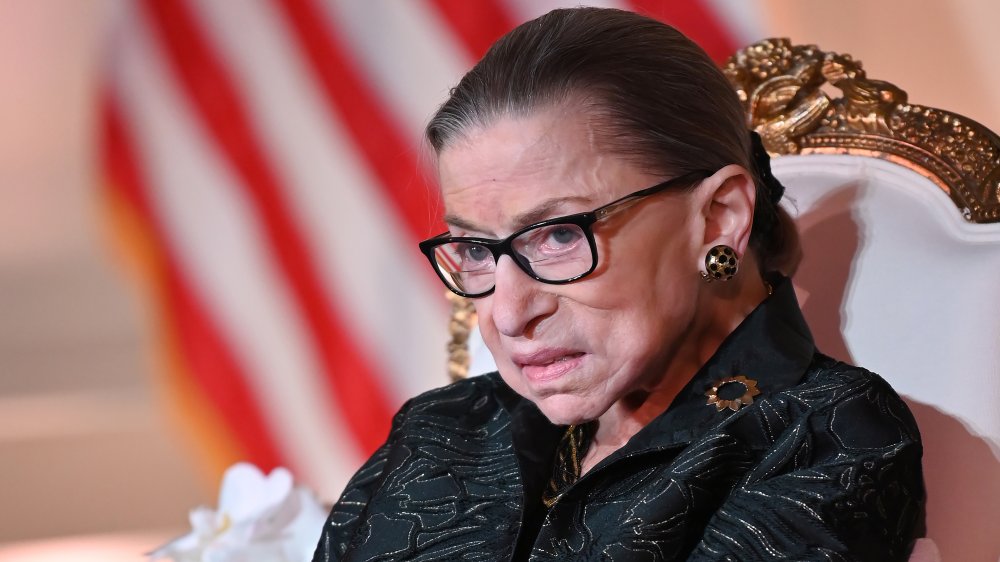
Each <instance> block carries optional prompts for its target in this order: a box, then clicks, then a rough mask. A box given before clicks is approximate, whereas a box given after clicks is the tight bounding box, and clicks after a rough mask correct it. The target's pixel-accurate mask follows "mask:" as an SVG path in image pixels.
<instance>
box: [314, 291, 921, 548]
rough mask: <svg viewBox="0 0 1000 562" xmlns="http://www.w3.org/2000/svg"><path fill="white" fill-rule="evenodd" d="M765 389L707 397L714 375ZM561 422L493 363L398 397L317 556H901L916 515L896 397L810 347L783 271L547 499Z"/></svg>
mask: <svg viewBox="0 0 1000 562" xmlns="http://www.w3.org/2000/svg"><path fill="white" fill-rule="evenodd" d="M740 374H742V375H745V376H747V377H749V378H751V379H754V380H756V381H757V383H758V386H759V388H760V390H761V391H762V394H760V395H759V396H757V397H756V398H755V399H754V402H753V404H752V405H750V406H745V407H743V408H742V409H740V410H739V411H738V412H732V411H730V410H723V411H721V412H720V411H717V409H716V408H715V407H714V406H711V405H707V404H706V396H705V391H706V390H707V389H708V388H709V387H711V386H712V384H711V383H712V382H713V381H716V380H718V379H720V378H722V377H728V376H735V375H740ZM563 431H564V428H561V427H556V426H553V425H552V424H550V423H549V422H548V421H547V420H546V419H545V418H544V416H542V414H541V413H540V412H539V410H538V409H537V408H536V407H535V406H534V405H533V404H532V403H531V402H529V401H527V400H525V399H523V398H521V397H520V396H518V395H517V394H515V393H514V392H513V391H511V390H510V388H509V387H507V385H505V384H504V383H503V381H502V380H501V379H500V377H499V376H498V375H497V374H496V373H493V374H490V375H485V376H482V377H475V378H471V379H468V380H464V381H461V382H458V383H455V384H452V385H450V386H447V387H444V388H441V389H438V390H434V391H431V392H428V393H426V394H424V395H422V396H419V397H417V398H414V399H413V400H411V401H410V402H408V403H407V404H406V405H405V406H404V407H403V408H402V410H400V412H399V413H398V414H397V415H396V417H395V420H394V422H393V427H392V431H391V432H390V434H389V438H388V440H387V441H386V443H385V445H383V446H382V447H381V448H380V449H379V450H378V451H377V452H376V453H375V454H374V455H373V456H372V457H371V459H369V460H368V462H367V463H366V464H365V465H364V466H363V467H362V468H361V470H360V471H358V473H357V474H356V475H355V476H354V478H353V479H352V480H351V482H350V483H349V484H348V486H347V489H346V491H345V492H344V494H343V496H342V497H341V498H340V501H339V502H337V504H336V505H335V506H334V508H333V511H332V513H331V514H330V518H329V520H328V521H327V524H326V525H325V527H324V529H323V535H322V537H321V540H320V544H319V546H318V548H317V551H316V555H315V557H314V562H320V561H322V562H327V561H331V560H351V561H361V560H365V561H367V560H491V561H492V560H511V559H516V560H523V559H529V558H530V560H649V561H660V560H713V561H715V560H877V561H879V562H885V561H893V560H905V559H906V558H907V556H908V553H909V550H910V547H911V545H912V542H913V540H914V537H915V536H916V534H917V533H918V532H919V529H920V527H921V525H922V515H923V502H924V491H923V481H922V476H921V469H920V457H921V445H920V436H919V434H918V432H917V427H916V424H915V423H914V421H913V418H912V416H911V415H910V412H909V411H908V410H907V408H906V405H905V404H904V403H903V402H902V401H901V400H900V399H899V397H898V396H897V395H896V393H895V392H893V390H892V389H891V388H890V387H889V385H888V384H887V383H886V382H885V381H884V380H882V379H881V378H879V377H878V376H877V375H875V374H872V373H870V372H868V371H865V370H864V369H859V368H857V367H852V366H850V365H846V364H844V363H840V362H837V361H835V360H832V359H830V358H828V357H826V356H823V355H821V354H819V353H817V352H816V350H815V347H814V345H813V341H812V338H811V336H810V334H809V331H808V328H807V327H806V325H805V322H804V320H803V319H802V316H801V313H800V312H799V308H798V305H797V303H796V301H795V295H794V292H793V291H792V288H791V283H789V282H787V281H783V282H781V283H779V284H778V285H777V287H776V289H775V294H774V295H773V296H772V297H770V298H768V300H767V301H765V302H764V303H763V304H762V305H761V306H759V307H758V308H757V309H756V310H755V311H754V312H753V313H751V315H750V316H748V317H747V319H746V320H745V321H744V322H743V323H742V324H741V325H740V326H739V327H738V328H737V329H736V330H735V331H734V332H733V334H731V335H730V336H729V337H728V338H727V339H726V341H725V342H723V344H722V345H721V346H720V348H719V350H718V351H717V352H716V354H715V355H714V356H713V357H712V359H710V360H709V362H708V363H706V364H705V366H704V367H702V369H701V370H700V371H699V372H698V373H697V374H696V375H695V376H694V377H693V379H692V380H691V382H690V383H689V384H688V385H687V386H686V387H685V389H684V390H682V392H681V393H680V394H679V395H678V397H677V399H676V400H675V401H674V403H673V404H671V406H670V407H669V408H668V409H667V411H666V412H664V413H663V414H662V415H660V416H659V417H658V418H656V419H655V420H653V421H652V422H651V423H650V424H649V425H647V426H646V427H645V428H643V430H642V431H640V432H639V433H637V434H636V435H635V436H633V438H632V439H631V440H630V441H629V442H628V443H627V444H626V445H625V446H624V447H622V448H621V449H619V450H618V451H616V452H615V453H613V454H612V455H611V456H609V457H608V458H606V459H604V460H603V461H601V462H600V463H599V464H598V465H597V466H595V467H594V468H593V469H591V470H590V471H589V472H588V473H587V474H585V475H584V476H583V478H581V479H580V480H579V481H578V482H577V483H576V484H574V485H573V487H572V488H570V489H569V491H568V492H567V493H566V494H564V495H563V496H562V497H561V498H560V500H559V501H558V502H557V503H556V504H555V505H554V506H553V507H552V509H551V510H546V509H545V508H544V507H543V506H542V505H541V502H540V498H541V491H542V487H543V486H544V485H545V484H546V482H547V481H548V478H549V476H550V475H551V470H552V467H551V458H552V455H553V451H554V448H555V445H556V443H557V441H558V440H559V437H560V436H561V435H562V433H563Z"/></svg>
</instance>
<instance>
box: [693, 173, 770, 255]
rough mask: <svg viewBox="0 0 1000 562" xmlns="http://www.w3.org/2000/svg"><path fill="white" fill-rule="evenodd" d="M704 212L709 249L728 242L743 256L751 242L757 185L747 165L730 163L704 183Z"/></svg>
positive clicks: (706, 239) (705, 243)
mask: <svg viewBox="0 0 1000 562" xmlns="http://www.w3.org/2000/svg"><path fill="white" fill-rule="evenodd" d="M701 190H704V191H703V192H702V194H701V195H702V196H701V198H700V199H701V204H702V208H701V214H702V217H703V218H704V221H705V231H704V232H705V239H704V241H703V243H704V245H705V248H704V250H705V252H708V250H709V249H711V248H713V247H715V246H718V245H720V244H724V245H726V246H729V247H731V248H732V249H734V250H736V254H737V255H739V256H741V257H742V256H743V255H744V254H745V253H746V250H747V245H748V244H749V243H750V229H751V226H753V211H754V204H755V203H756V201H757V188H756V186H755V185H754V182H753V177H752V176H751V175H750V172H749V171H748V170H747V169H746V168H744V167H743V166H738V165H736V164H730V165H729V166H726V167H724V168H721V169H720V170H719V171H717V172H715V174H713V175H712V176H710V177H709V178H707V179H705V180H704V181H703V182H702V185H701Z"/></svg>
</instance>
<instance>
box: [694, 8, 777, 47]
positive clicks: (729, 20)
mask: <svg viewBox="0 0 1000 562" xmlns="http://www.w3.org/2000/svg"><path fill="white" fill-rule="evenodd" d="M702 1H703V2H705V7H706V8H708V9H709V11H711V12H712V13H714V14H715V17H716V18H718V20H719V23H721V24H722V27H723V28H725V29H726V30H727V31H728V32H729V35H730V36H731V37H732V38H733V41H734V42H735V43H736V44H737V45H740V46H742V45H749V44H750V43H753V42H754V41H757V40H760V39H763V38H764V22H763V20H762V18H761V6H760V2H759V1H757V0H702Z"/></svg>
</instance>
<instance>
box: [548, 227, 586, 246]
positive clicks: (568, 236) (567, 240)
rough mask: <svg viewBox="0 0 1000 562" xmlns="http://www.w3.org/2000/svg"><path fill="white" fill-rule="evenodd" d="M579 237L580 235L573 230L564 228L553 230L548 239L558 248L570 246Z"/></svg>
mask: <svg viewBox="0 0 1000 562" xmlns="http://www.w3.org/2000/svg"><path fill="white" fill-rule="evenodd" d="M579 237H580V233H579V232H578V231H577V230H576V229H575V228H570V227H566V226H559V227H556V228H553V229H552V232H550V233H549V239H550V240H551V241H552V242H555V243H556V244H558V245H560V246H565V245H566V244H572V243H573V242H576V240H577V239H578V238H579Z"/></svg>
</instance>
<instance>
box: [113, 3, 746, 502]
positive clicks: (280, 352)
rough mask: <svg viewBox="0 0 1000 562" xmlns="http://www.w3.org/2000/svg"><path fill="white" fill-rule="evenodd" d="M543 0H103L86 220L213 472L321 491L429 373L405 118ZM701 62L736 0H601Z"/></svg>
mask: <svg viewBox="0 0 1000 562" xmlns="http://www.w3.org/2000/svg"><path fill="white" fill-rule="evenodd" d="M574 4H575V3H573V2H563V1H560V0H331V1H327V2H322V1H320V0H227V1H225V2H221V1H215V0H204V1H199V0H139V1H135V2H122V3H121V4H120V5H119V7H120V10H119V12H118V13H117V15H116V21H115V22H114V30H113V41H111V44H110V49H109V51H108V53H107V57H106V63H107V66H106V69H105V73H104V75H105V77H106V81H105V88H104V95H103V98H102V108H101V115H102V117H101V120H102V130H103V142H102V154H103V172H104V173H103V177H104V179H105V182H104V185H103V193H104V198H103V199H104V201H105V202H106V208H107V209H108V213H107V216H108V220H109V221H110V222H111V224H112V225H113V227H114V229H115V232H116V233H117V238H118V239H119V240H121V241H122V242H123V243H124V245H125V246H126V247H127V248H128V252H127V254H128V256H129V258H130V261H131V263H133V264H134V265H135V267H134V268H133V270H134V271H135V272H137V273H138V279H139V282H140V283H141V285H142V286H143V287H144V288H146V289H147V292H146V294H147V295H148V299H149V302H151V303H152V304H153V307H152V309H153V310H154V314H153V315H152V316H153V317H154V324H155V325H154V326H153V328H152V330H153V331H154V333H155V338H156V340H157V341H158V342H159V345H158V349H159V360H160V362H161V363H162V365H163V369H162V372H163V374H162V376H161V377H160V378H159V380H162V381H163V385H162V388H164V389H165V394H166V395H167V396H169V399H170V401H171V404H172V405H173V407H174V408H176V411H177V412H179V416H178V417H179V419H181V420H182V421H183V422H184V423H185V425H186V426H187V427H188V428H189V429H190V430H191V432H192V433H193V434H194V435H196V436H197V441H198V442H199V443H201V444H202V445H203V447H202V450H203V452H204V456H205V458H206V463H207V466H210V467H212V468H213V469H214V470H216V471H218V470H221V468H222V467H224V466H227V465H229V464H231V463H232V462H234V461H236V460H240V459H245V460H250V461H252V462H254V463H256V464H257V465H259V466H261V467H262V468H265V469H269V468H271V467H274V466H277V465H284V466H288V467H291V468H292V469H293V471H294V472H295V473H296V474H297V476H298V478H299V479H301V480H302V481H303V482H305V483H306V484H309V485H310V486H312V487H314V488H315V489H317V490H319V492H320V493H321V495H323V496H324V497H327V498H333V497H336V495H337V494H338V493H339V491H340V489H341V488H342V487H343V486H344V484H345V483H346V481H347V479H348V478H349V477H350V475H351V473H352V472H353V471H354V470H355V469H356V468H357V467H358V466H359V465H360V463H361V462H362V461H363V459H364V458H365V457H366V456H367V455H368V454H370V453H371V452H372V451H373V450H374V449H375V447H377V446H378V445H379V444H380V443H381V441H382V440H383V439H384V438H385V436H386V434H387V431H388V427H389V423H390V419H391V416H392V414H393V413H394V412H395V410H396V409H397V408H398V407H399V406H400V405H401V404H402V402H403V401H405V400H406V399H407V398H408V397H411V396H413V395H415V394H417V393H419V392H421V391H424V390H426V389H429V388H432V387H435V386H440V385H442V384H445V383H446V382H447V378H446V375H445V353H444V349H445V342H446V340H447V334H446V330H447V314H448V308H447V304H446V301H445V299H444V289H443V287H442V286H441V285H440V283H439V282H438V280H437V279H436V278H434V276H433V273H432V271H431V270H430V268H429V267H428V266H427V264H426V263H425V262H424V261H423V257H422V256H421V255H420V254H419V252H418V251H417V249H416V243H417V241H419V240H421V239H423V238H426V237H428V236H430V235H433V234H436V233H437V232H439V231H441V230H442V229H443V227H442V226H441V224H440V223H439V221H440V219H439V212H440V202H439V201H438V197H437V193H436V188H435V186H434V185H433V177H434V173H433V170H432V169H430V165H429V160H428V158H426V154H425V151H424V150H425V149H424V148H422V144H421V142H422V140H421V133H422V128H423V126H424V124H425V122H426V120H427V119H428V118H429V117H430V115H431V114H432V113H433V112H434V110H435V109H436V107H437V106H438V105H439V104H440V103H441V102H442V101H443V100H444V99H445V97H446V95H447V92H448V89H449V88H450V87H451V86H453V85H454V84H456V83H457V81H458V79H459V78H460V77H461V76H462V74H463V73H464V72H465V71H466V70H467V69H468V68H470V67H471V65H472V64H473V63H474V62H475V60H477V59H478V57H479V56H481V55H482V54H483V53H484V52H485V50H486V49H487V48H488V47H489V45H490V44H491V43H492V42H493V41H494V40H495V39H496V38H498V37H499V36H500V35H502V34H503V33H504V32H506V31H507V30H509V29H511V28H512V27H514V26H515V25H517V24H518V23H520V22H522V21H526V20H528V19H531V18H533V17H536V16H538V15H541V14H542V13H544V12H547V11H548V10H550V9H553V8H556V7H560V6H563V5H574ZM596 4H600V5H604V6H609V7H618V8H624V9H631V10H635V11H638V12H642V13H645V14H648V15H651V16H653V17H656V18H659V19H661V20H664V21H667V22H669V23H672V24H673V25H675V26H676V27H678V28H680V29H681V30H682V31H684V32H685V33H687V34H688V35H689V36H691V37H692V38H693V39H694V40H696V41H697V42H699V43H700V44H701V45H702V46H703V47H704V48H705V49H706V50H707V51H708V52H709V54H711V55H712V56H713V58H715V59H716V60H717V61H722V60H724V59H725V58H726V57H727V56H728V55H729V54H730V53H732V52H733V51H734V50H735V49H736V48H737V46H739V45H742V44H745V43H748V42H750V41H752V40H755V39H758V38H759V34H758V31H757V30H758V29H759V26H758V25H755V24H754V20H753V18H752V13H753V11H754V4H755V2H744V1H743V0H685V1H680V0H616V1H604V2H599V3H596Z"/></svg>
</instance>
